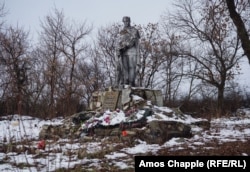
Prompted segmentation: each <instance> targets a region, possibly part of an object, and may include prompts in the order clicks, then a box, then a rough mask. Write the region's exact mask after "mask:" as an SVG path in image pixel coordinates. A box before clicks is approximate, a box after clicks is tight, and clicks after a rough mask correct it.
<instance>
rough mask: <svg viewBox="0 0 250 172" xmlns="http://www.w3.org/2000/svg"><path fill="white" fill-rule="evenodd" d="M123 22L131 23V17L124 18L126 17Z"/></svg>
mask: <svg viewBox="0 0 250 172" xmlns="http://www.w3.org/2000/svg"><path fill="white" fill-rule="evenodd" d="M122 21H123V22H124V23H125V22H128V23H130V17H128V16H124V17H123V18H122Z"/></svg>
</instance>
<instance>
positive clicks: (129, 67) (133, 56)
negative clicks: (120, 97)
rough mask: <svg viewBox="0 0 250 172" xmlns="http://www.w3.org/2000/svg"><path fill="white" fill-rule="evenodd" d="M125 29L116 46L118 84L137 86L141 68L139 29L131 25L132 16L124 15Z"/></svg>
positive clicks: (121, 32) (120, 34)
mask: <svg viewBox="0 0 250 172" xmlns="http://www.w3.org/2000/svg"><path fill="white" fill-rule="evenodd" d="M122 21H123V23H124V27H123V29H122V30H121V31H120V32H119V37H118V42H117V46H116V53H117V62H116V63H117V76H116V82H117V83H116V84H117V86H119V85H130V86H132V87H133V86H135V79H136V74H137V71H138V68H139V65H140V63H139V59H140V58H139V39H140V34H139V31H138V30H137V29H136V28H135V27H132V26H131V25H130V17H127V16H125V17H123V19H122Z"/></svg>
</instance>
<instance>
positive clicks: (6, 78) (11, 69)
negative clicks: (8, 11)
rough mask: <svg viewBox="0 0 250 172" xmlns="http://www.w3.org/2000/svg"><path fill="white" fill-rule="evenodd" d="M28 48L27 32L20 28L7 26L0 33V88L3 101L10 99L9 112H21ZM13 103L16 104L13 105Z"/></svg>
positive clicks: (25, 82) (25, 81) (25, 83)
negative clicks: (4, 30)
mask: <svg viewBox="0 0 250 172" xmlns="http://www.w3.org/2000/svg"><path fill="white" fill-rule="evenodd" d="M28 48H29V44H28V33H27V32H25V31H23V30H22V29H20V28H18V27H17V28H13V27H9V28H8V29H6V32H5V33H3V32H2V33H1V36H0V56H1V59H2V60H1V89H2V92H3V95H2V96H3V97H4V98H5V101H9V100H12V101H11V102H10V106H12V107H13V108H12V109H13V110H11V113H19V114H22V103H23V94H24V91H25V89H26V86H27V79H28V78H27V70H28V63H29V59H28V56H27V53H28ZM8 99H9V100H8ZM14 103H15V105H16V106H13V104H14Z"/></svg>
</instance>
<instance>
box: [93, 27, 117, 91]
mask: <svg viewBox="0 0 250 172" xmlns="http://www.w3.org/2000/svg"><path fill="white" fill-rule="evenodd" d="M121 27H122V26H121V25H119V24H117V23H114V24H112V25H109V26H106V27H101V28H100V29H99V30H98V33H97V39H96V41H95V45H94V47H93V52H94V53H93V54H92V55H93V56H95V60H96V61H98V63H99V65H100V68H101V70H102V71H103V72H104V73H105V74H106V81H105V83H104V87H107V86H114V85H115V78H116V74H117V73H116V72H117V71H116V53H115V48H116V47H115V46H116V41H117V36H118V33H119V30H120V28H121Z"/></svg>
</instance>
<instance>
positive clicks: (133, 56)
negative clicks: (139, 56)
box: [129, 53, 136, 86]
mask: <svg viewBox="0 0 250 172" xmlns="http://www.w3.org/2000/svg"><path fill="white" fill-rule="evenodd" d="M135 77H136V54H134V53H131V54H130V56H129V85H131V86H135Z"/></svg>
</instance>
